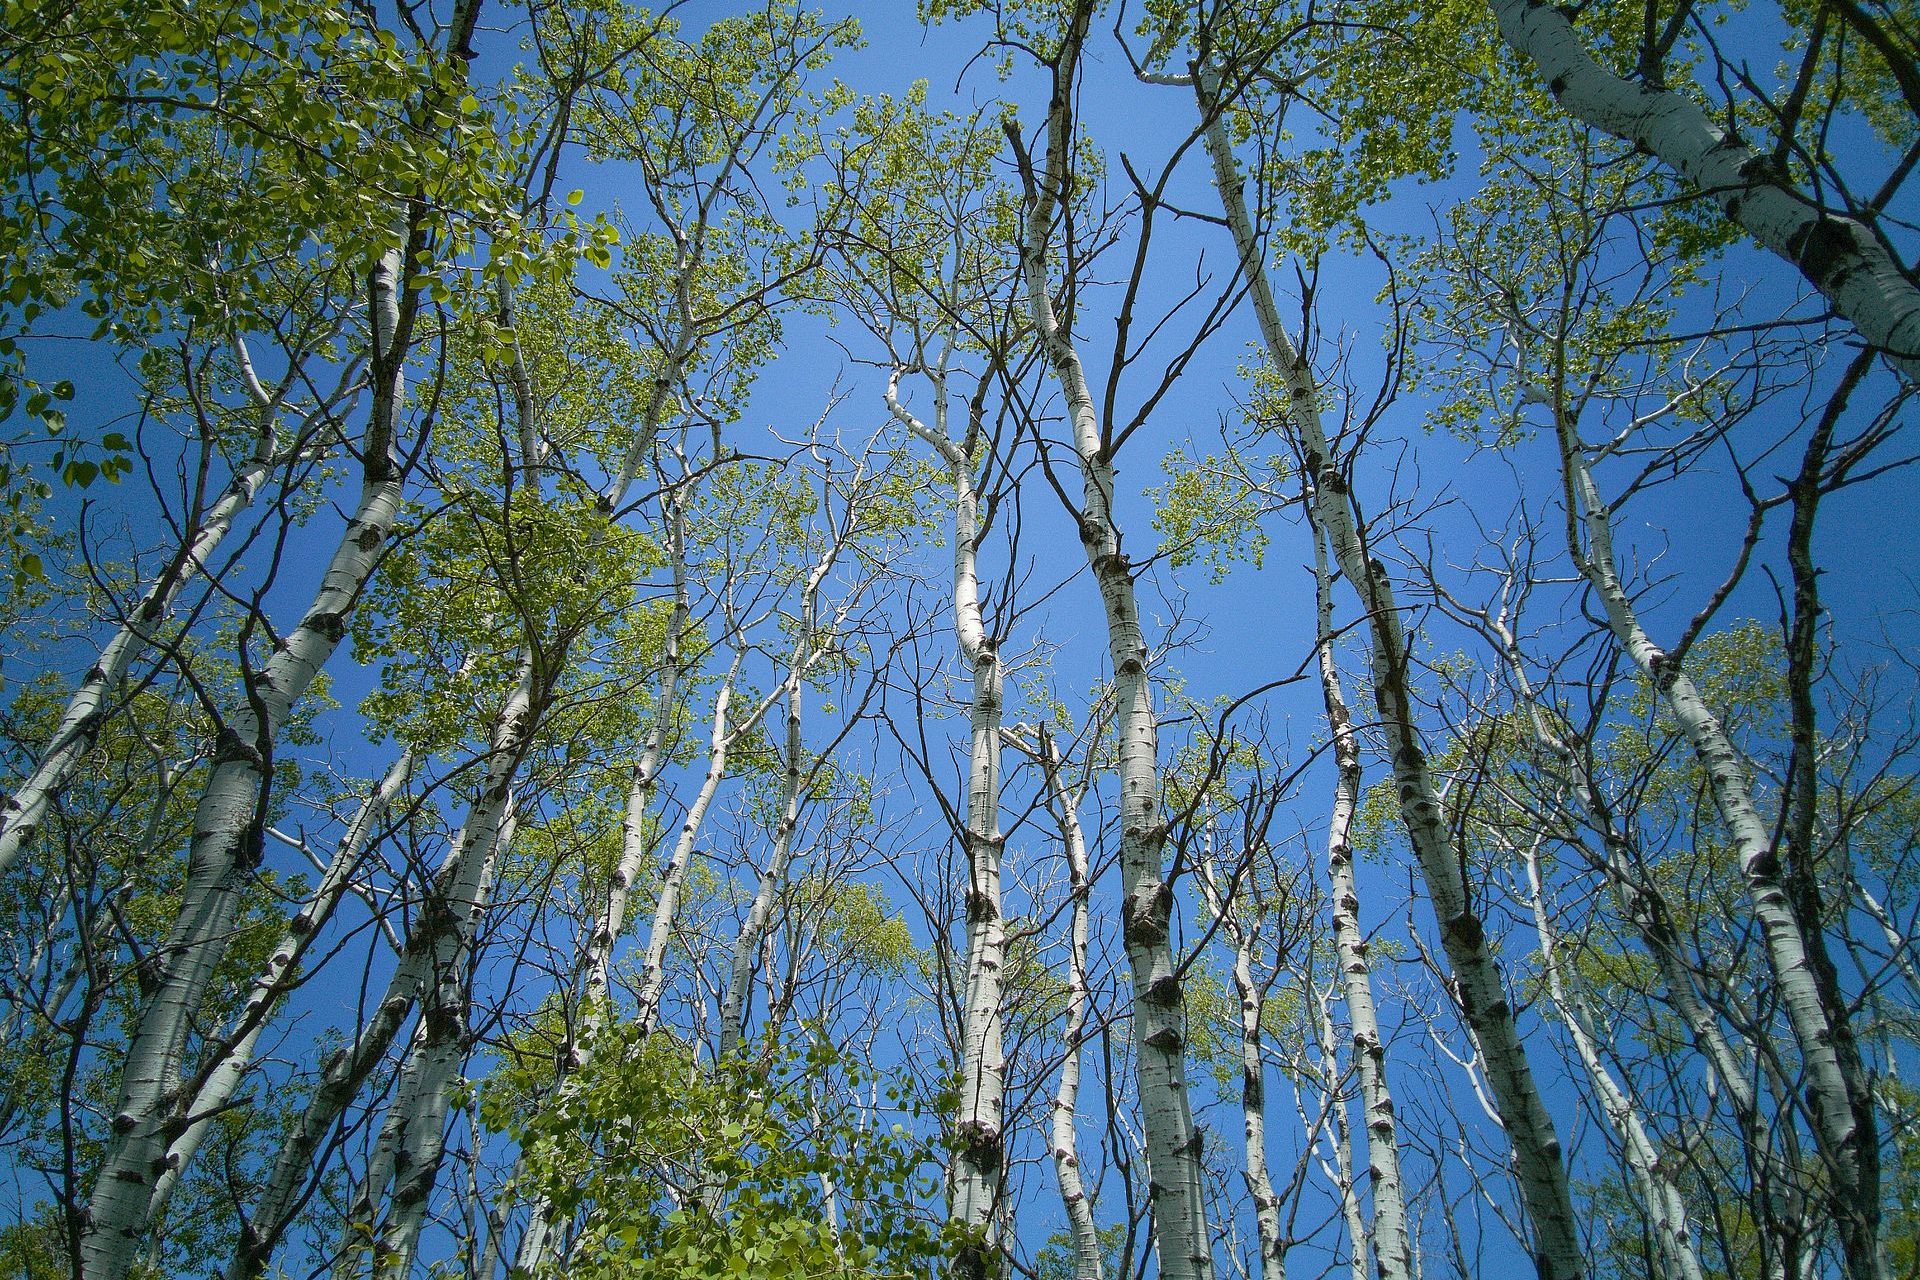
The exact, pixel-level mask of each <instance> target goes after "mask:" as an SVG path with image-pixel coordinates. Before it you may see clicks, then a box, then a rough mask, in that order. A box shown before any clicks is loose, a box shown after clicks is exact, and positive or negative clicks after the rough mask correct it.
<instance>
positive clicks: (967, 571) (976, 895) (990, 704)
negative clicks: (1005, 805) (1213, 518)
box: [887, 360, 1007, 1280]
mask: <svg viewBox="0 0 1920 1280" xmlns="http://www.w3.org/2000/svg"><path fill="white" fill-rule="evenodd" d="M901 372H902V371H901V370H900V369H898V368H896V369H895V370H894V371H893V376H892V377H891V378H890V379H889V380H888V383H887V407H888V408H889V409H890V410H891V411H892V412H893V415H894V417H895V418H897V419H899V420H900V421H901V422H903V423H905V424H906V425H907V427H908V428H909V429H910V430H911V431H912V432H913V433H914V434H915V435H917V436H919V437H920V438H921V439H922V440H925V441H926V442H927V443H928V444H930V445H932V446H933V448H934V451H935V452H936V453H938V454H939V455H940V460H941V461H942V462H944V463H945V464H946V466H947V471H948V474H949V475H950V476H951V477H952V480H953V495H954V513H953V626H954V636H955V639H956V643H957V645H958V648H959V651H960V661H961V663H962V664H963V665H965V667H966V668H967V671H968V674H969V676H970V677H971V684H972V687H973V694H972V697H971V699H970V703H971V706H970V707H969V711H968V724H969V727H970V730H971V734H972V740H971V743H970V745H969V747H968V753H967V790H966V827H965V830H964V831H963V833H962V835H963V840H962V844H963V845H964V847H965V852H966V857H967V895H966V912H967V970H966V989H965V996H964V999H963V1005H962V1009H961V1024H960V1038H961V1053H960V1113H959V1115H958V1116H957V1117H956V1119H955V1123H954V1139H955V1141H954V1157H953V1168H952V1170H951V1176H950V1179H949V1185H950V1187H951V1199H950V1203H949V1208H948V1219H949V1220H950V1221H951V1222H953V1223H954V1224H956V1225H957V1226H959V1227H960V1228H961V1229H962V1231H963V1232H964V1233H965V1235H964V1236H963V1243H962V1245H961V1251H960V1254H959V1258H958V1261H957V1264H956V1266H957V1270H958V1273H959V1274H961V1275H963V1276H968V1277H973V1278H974V1280H986V1277H988V1276H989V1275H992V1274H995V1273H996V1272H997V1271H998V1269H999V1268H998V1266H997V1265H996V1264H995V1262H994V1253H995V1251H996V1249H997V1247H998V1246H997V1245H996V1243H995V1242H994V1240H993V1239H992V1237H993V1234H994V1228H995V1225H996V1223H997V1221H998V1218H997V1210H998V1206H999V1200H1000V1191H1001V1186H1002V1183H1003V1179H1004V1165H1005V1160H1006V1140H1005V1136H1004V1127H1005V1116H1004V1114H1003V1110H1004V1099H1005V1094H1006V1073H1007V1064H1006V1054H1005V1052H1004V1050H1003V1049H1002V1046H1001V1037H1002V1025H1001V1013H1000V1006H1001V1001H1002V999H1003V995H1002V981H1001V974H1002V970H1003V968H1004V967H1005V963H1006V921H1005V919H1004V917H1003V916H1002V914H1001V910H1000V860H1001V854H1002V850H1003V844H1004V841H1003V840H1002V837H1001V834H1000V752H1001V735H1000V724H1001V714H1002V684H1003V680H1004V676H1003V672H1002V669H1001V664H1000V655H999V651H998V648H997V647H996V645H995V643H994V642H993V640H992V639H990V638H989V637H988V635H987V633H986V627H985V624H984V621H983V619H982V617H981V613H980V576H979V555H980V538H981V529H980V500H979V495H978V494H977V493H976V492H975V491H974V483H973V463H972V460H971V459H969V458H968V457H967V454H966V452H965V450H964V449H962V448H961V446H960V445H959V444H958V443H956V442H955V441H954V439H953V435H952V432H951V430H950V429H949V427H948V421H947V383H946V369H945V361H944V360H943V361H942V362H941V365H940V367H938V368H936V369H934V370H932V371H931V372H930V376H931V377H932V379H933V383H934V421H933V423H932V425H928V424H927V423H924V422H921V421H920V420H919V419H918V418H916V417H914V416H913V414H911V413H909V412H908V411H907V409H906V407H905V406H904V405H902V404H901V403H900V400H899V395H898V389H899V383H900V374H901Z"/></svg>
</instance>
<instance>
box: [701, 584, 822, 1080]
mask: <svg viewBox="0 0 1920 1280" xmlns="http://www.w3.org/2000/svg"><path fill="white" fill-rule="evenodd" d="M820 576H821V577H823V576H824V573H823V574H821V575H820ZM818 583H819V578H818V577H816V578H814V579H813V580H811V581H810V582H809V583H808V586H807V594H808V597H809V600H808V603H807V604H806V605H805V606H803V607H802V610H801V618H802V621H801V636H800V639H799V640H798V641H797V642H796V647H795V652H794V662H793V666H792V667H791V668H790V670H789V671H788V673H787V678H786V679H785V680H784V681H783V682H782V683H781V687H780V692H781V695H782V697H783V700H784V701H785V703H786V722H787V723H786V751H785V752H784V760H783V761H782V764H783V772H784V782H783V783H782V786H781V804H780V819H779V823H778V825H777V826H776V827H775V828H774V832H773V848H772V851H771V852H770V853H769V854H768V855H767V865H766V867H765V868H764V869H763V870H762V871H761V873H760V880H759V883H758V885H756V886H755V889H754V894H753V903H752V905H751V906H749V907H748V908H747V918H746V919H745V920H743V921H742V922H741V924H740V933H739V936H738V937H737V938H735V939H734V944H733V963H732V969H731V972H730V975H729V977H728V980H727V990H726V994H725V996H724V997H723V999H722V1001H721V1004H720V1047H719V1052H718V1054H717V1055H716V1060H717V1061H720V1062H725V1061H727V1060H729V1059H731V1058H732V1057H734V1056H735V1055H736V1054H738V1053H739V1052H740V1044H741V1040H742V1037H743V1035H744V1033H745V1027H746V1016H747V997H748V995H749V993H750V991H751V988H752V984H753V972H754V967H755V961H756V959H757V957H758V956H759V954H760V943H761V941H762V940H763V939H764V938H765V937H766V935H767V926H768V924H769V923H770V922H771V920H772V918H773V905H774V898H775V896H776V895H777V894H778V893H779V890H780V885H781V883H782V881H784V880H785V879H786V875H787V863H788V860H789V859H790V858H791V856H792V853H793V836H794V832H795V830H796V829H797V828H798V827H799V825H800V806H801V795H802V791H803V787H802V785H801V784H802V781H803V779H802V773H803V770H802V769H801V767H800V759H801V755H800V753H801V751H802V749H803V744H802V742H801V739H800V709H801V698H800V693H801V687H802V678H801V672H802V670H803V668H802V665H801V664H802V661H803V657H804V654H805V652H806V646H808V645H810V644H811V643H812V641H813V605H812V600H811V597H812V595H813V593H814V591H816V590H817V589H818Z"/></svg>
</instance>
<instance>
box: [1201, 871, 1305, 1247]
mask: <svg viewBox="0 0 1920 1280" xmlns="http://www.w3.org/2000/svg"><path fill="white" fill-rule="evenodd" d="M1199 879H1200V883H1201V885H1202V886H1203V888H1204V891H1205V893H1206V897H1207V906H1208V909H1209V910H1211V911H1212V912H1213V918H1214V920H1215V921H1217V922H1218V923H1219V925H1220V929H1221V932H1222V933H1224V934H1225V935H1226V937H1227V940H1228V941H1229V942H1231V943H1232V944H1233V992H1234V996H1235V998H1236V999H1237V1000H1238V1002H1239V1005H1240V1127H1241V1133H1242V1136H1243V1137H1244V1139H1245V1149H1246V1169H1245V1172H1244V1175H1243V1176H1244V1177H1245V1179H1246V1183H1247V1194H1248V1195H1249V1196H1251V1197H1252V1199H1253V1223H1254V1230H1255V1232H1256V1233H1257V1235H1258V1238H1259V1242H1260V1280H1287V1242H1286V1239H1285V1238H1284V1236H1283V1233H1282V1232H1281V1229H1280V1197H1279V1196H1277V1195H1275V1194H1274V1190H1273V1176H1272V1174H1270V1173H1269V1172H1268V1171H1267V1068H1266V1057H1265V1053H1264V1052H1263V1049H1262V1041H1263V1039H1264V1034H1263V1031H1262V1028H1261V1025H1260V1019H1261V1014H1262V1010H1263V1009H1264V1006H1265V1004H1266V1000H1265V993H1264V992H1263V991H1262V990H1261V987H1260V984H1259V983H1258V982H1257V981H1255V979H1254V973H1253V966H1254V953H1255V952H1256V951H1257V950H1258V947H1259V941H1258V938H1257V936H1256V935H1255V934H1254V932H1253V931H1252V930H1251V929H1249V928H1248V927H1247V926H1246V923H1245V922H1244V921H1243V920H1241V918H1240V914H1239V911H1238V909H1237V908H1236V907H1235V906H1234V904H1233V903H1232V902H1231V901H1229V900H1228V898H1227V896H1226V893H1225V892H1224V891H1223V890H1222V889H1221V888H1220V886H1219V885H1218V883H1217V879H1216V872H1215V868H1214V866H1213V860H1212V858H1211V857H1210V856H1209V857H1208V858H1207V859H1206V860H1205V861H1204V862H1203V863H1202V865H1201V867H1200V876H1199Z"/></svg>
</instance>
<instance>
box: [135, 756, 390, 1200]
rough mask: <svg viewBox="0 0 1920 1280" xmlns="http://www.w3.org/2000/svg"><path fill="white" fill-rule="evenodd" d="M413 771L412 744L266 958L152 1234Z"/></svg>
mask: <svg viewBox="0 0 1920 1280" xmlns="http://www.w3.org/2000/svg"><path fill="white" fill-rule="evenodd" d="M412 773H413V751H412V750H411V749H409V750H407V751H404V752H402V753H401V755H400V758H399V759H398V760H396V761H394V763H393V766H392V768H390V769H388V770H387V774H386V776H385V777H384V778H382V779H381V781H380V784H379V786H378V787H376V788H375V789H374V791H373V793H372V794H371V795H369V796H368V797H367V798H366V800H364V801H363V802H361V805H360V807H359V809H358V810H357V811H356V812H355V814H354V816H353V820H352V821H351V822H350V823H348V824H347V830H346V833H345V834H344V835H343V836H341V838H340V843H339V845H338V846H337V847H336V848H335V850H334V855H333V859H332V861H331V862H329V863H328V864H327V869H326V871H325V873H324V874H323V875H322V876H321V878H320V883H319V884H318V885H316V886H315V887H314V890H313V893H312V894H311V895H310V896H309V897H308V899H307V902H306V905H305V906H303V907H302V908H301V909H300V913H299V914H298V915H296V916H294V918H293V919H292V920H290V921H289V922H288V923H287V928H286V931H285V932H284V933H282V934H281V935H280V941H279V942H278V943H276V944H275V945H274V948H273V953H272V954H271V955H270V956H269V957H268V958H267V966H266V968H265V969H264V970H262V971H261V974H260V976H259V977H257V978H255V979H254V983H253V991H252V992H251V994H250V995H249V996H248V998H247V1004H246V1007H245V1008H244V1009H242V1010H241V1012H240V1016H239V1018H238V1019H236V1021H235V1025H234V1028H233V1030H232V1031H231V1032H229V1034H228V1036H227V1043H228V1044H229V1045H230V1046H231V1047H230V1048H228V1049H226V1050H225V1051H224V1052H222V1053H219V1054H217V1055H215V1059H214V1061H215V1063H216V1065H215V1066H214V1067H213V1069H212V1070H211V1071H210V1072H209V1073H207V1075H206V1077H205V1079H204V1080H202V1082H201V1084H200V1087H199V1089H198V1090H196V1091H195V1093H194V1095H193V1101H192V1103H191V1105H190V1106H188V1107H187V1108H186V1109H185V1112H184V1115H183V1117H182V1118H183V1119H185V1120H186V1121H187V1122H188V1123H187V1127H186V1128H185V1129H184V1130H182V1131H181V1133H180V1136H179V1137H177V1138H175V1139H174V1140H173V1141H172V1142H171V1143H170V1144H169V1145H168V1147H167V1153H166V1157H165V1160H164V1165H165V1167H164V1169H163V1170H162V1172H161V1174H160V1176H159V1178H158V1179H156V1180H155V1182H154V1188H153V1199H152V1202H151V1204H150V1205H149V1206H148V1209H147V1230H148V1232H149V1233H151V1232H153V1231H155V1230H157V1229H158V1226H159V1224H160V1221H161V1219H162V1218H163V1217H164V1216H165V1213H166V1207H167V1202H168V1200H169V1199H171V1198H172V1195H173V1192H174V1190H175V1188H176V1187H178V1186H179V1182H180V1175H181V1172H182V1171H183V1170H184V1169H185V1168H186V1165H187V1162H188V1161H190V1160H192V1159H193V1155H194V1153H195V1152H196V1151H197V1150H198V1149H199V1146H200V1143H201V1141H202V1140H203V1139H204V1138H205V1137H206V1134H207V1129H208V1127H209V1126H210V1125H212V1123H213V1122H214V1120H215V1119H216V1118H217V1117H218V1116H220V1115H221V1114H222V1113H224V1112H225V1111H226V1110H227V1108H228V1106H229V1105H230V1104H231V1103H232V1101H233V1096H234V1094H235V1093H236V1092H237V1091H238V1089H239V1086H240V1083H241V1081H242V1080H243V1079H245V1077H246V1072H247V1069H248V1068H249V1067H250V1066H251V1065H252V1063H253V1055H254V1050H255V1049H256V1048H257V1047H258V1045H259V1042H260V1036H261V1033H262V1032H264V1031H265V1030H266V1027H267V1023H268V1021H269V1019H271V1018H272V1017H273V1014H274V1012H275V1011H276V1010H277V1009H278V1008H279V1006H280V1002H281V1001H282V1000H283V999H284V998H285V997H286V993H287V992H288V991H289V990H291V988H292V981H293V977H294V974H295V972H296V971H297V969H298V967H299V965H300V961H301V960H302V959H303V958H304V957H305V956H306V953H307V950H308V948H309V947H311V946H312V945H313V941H314V939H315V938H316V937H317V936H318V935H319V932H320V930H321V929H322V928H324V927H325V926H326V923H327V921H328V920H329V919H330V918H331V917H332V915H333V909H334V908H335V907H336V906H338V905H339V902H340V898H341V897H342V895H344V894H345V893H346V891H347V888H348V885H349V884H350V883H351V881H352V877H353V875H354V873H355V872H356V871H357V870H358V869H359V866H360V863H361V860H362V859H363V858H364V857H365V856H366V853H367V848H368V846H369V845H370V844H371V843H372V840H373V835H374V830H375V826H376V824H377V823H379V822H380V820H381V819H382V818H383V817H384V816H385V815H386V814H387V813H388V812H389V811H390V810H391V809H392V807H393V805H394V803H395V802H396V801H397V800H398V798H399V796H400V793H401V791H402V789H403V788H405V786H406V785H407V781H408V779H409V778H410V777H411V776H412ZM176 1123H177V1121H176Z"/></svg>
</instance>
